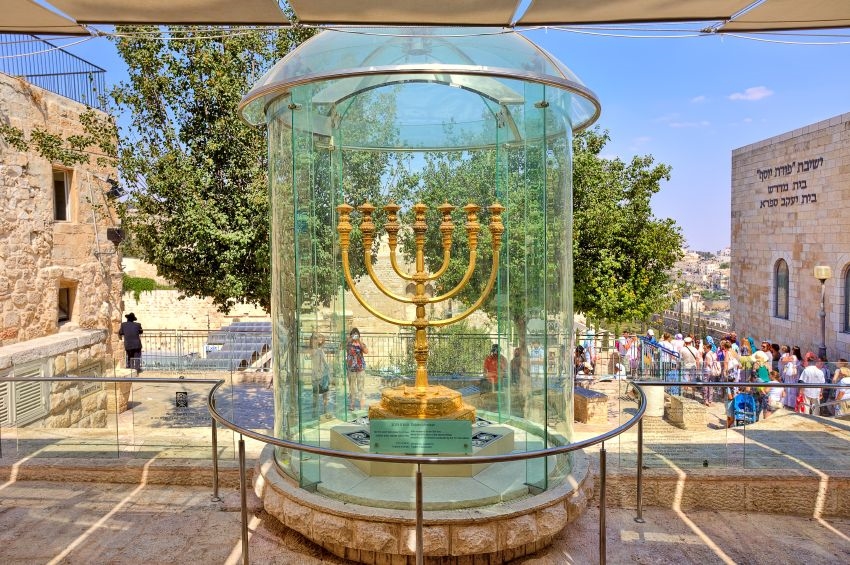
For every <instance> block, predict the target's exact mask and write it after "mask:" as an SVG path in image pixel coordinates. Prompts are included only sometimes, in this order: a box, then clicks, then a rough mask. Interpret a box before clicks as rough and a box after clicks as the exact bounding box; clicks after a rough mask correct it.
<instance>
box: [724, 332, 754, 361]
mask: <svg viewBox="0 0 850 565" xmlns="http://www.w3.org/2000/svg"><path fill="white" fill-rule="evenodd" d="M729 343H730V345H731V347H732V351H734V352H735V354H736V355H739V356H740V355H743V353H741V346H740V344H739V343H738V334H737V333H735V332H732V333H730V334H729ZM751 353H752V350H751V351H750V354H751Z"/></svg>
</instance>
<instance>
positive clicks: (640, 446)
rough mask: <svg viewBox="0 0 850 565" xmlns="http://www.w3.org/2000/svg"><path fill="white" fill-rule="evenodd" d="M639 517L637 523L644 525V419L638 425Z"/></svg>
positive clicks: (636, 518)
mask: <svg viewBox="0 0 850 565" xmlns="http://www.w3.org/2000/svg"><path fill="white" fill-rule="evenodd" d="M637 435H638V444H637V516H636V517H635V522H637V523H638V524H643V523H644V519H643V418H641V419H640V420H638V424H637Z"/></svg>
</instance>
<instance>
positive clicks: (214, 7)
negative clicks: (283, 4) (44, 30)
mask: <svg viewBox="0 0 850 565" xmlns="http://www.w3.org/2000/svg"><path fill="white" fill-rule="evenodd" d="M50 3H51V4H52V5H53V6H56V7H57V8H59V9H60V10H62V11H63V12H65V13H66V14H68V15H69V16H71V17H72V18H74V19H75V20H77V22H79V23H81V24H211V25H216V24H217V25H226V24H233V25H250V24H263V25H280V24H286V23H288V20H287V19H286V17H285V16H284V15H283V12H281V11H280V8H279V7H278V5H277V2H276V1H275V0H143V1H135V2H133V1H128V0H50Z"/></svg>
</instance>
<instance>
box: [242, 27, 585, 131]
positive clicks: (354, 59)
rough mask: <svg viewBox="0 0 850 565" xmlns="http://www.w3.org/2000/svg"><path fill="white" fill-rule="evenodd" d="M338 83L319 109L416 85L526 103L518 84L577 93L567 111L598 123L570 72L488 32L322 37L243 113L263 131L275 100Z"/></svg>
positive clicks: (294, 57)
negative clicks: (380, 89)
mask: <svg viewBox="0 0 850 565" xmlns="http://www.w3.org/2000/svg"><path fill="white" fill-rule="evenodd" d="M373 75H380V76H379V77H376V76H373ZM336 79H341V80H340V81H339V82H338V83H334V84H332V85H325V86H324V87H323V88H322V91H320V92H316V93H315V95H316V98H315V100H314V101H315V102H316V103H317V104H319V105H324V106H325V107H333V106H335V105H336V104H338V103H339V102H340V101H341V100H343V99H345V98H346V97H347V96H351V95H353V94H355V93H358V92H362V91H364V90H368V89H370V88H374V87H376V86H378V85H380V84H387V85H388V84H399V83H404V82H408V81H416V82H439V83H442V84H446V85H449V86H453V87H457V88H461V89H466V90H469V91H472V92H476V93H478V94H479V95H481V96H485V97H490V98H492V99H493V100H494V101H496V103H497V104H500V105H502V106H506V105H510V104H519V103H521V102H522V101H521V100H519V99H518V98H517V97H516V94H515V89H512V88H511V87H510V86H509V85H506V84H504V82H505V81H510V80H511V79H521V80H523V81H531V82H540V83H542V84H551V85H553V86H557V87H559V88H562V89H564V90H568V91H572V92H574V93H576V96H575V97H574V98H573V99H572V100H571V101H570V106H569V107H568V109H569V115H570V116H571V118H572V123H573V124H574V126H575V127H576V129H581V128H583V127H586V126H587V125H589V124H590V123H591V122H593V121H594V120H595V119H596V117H597V116H598V115H599V103H598V101H597V99H596V96H595V95H594V94H593V93H592V92H591V91H590V90H588V89H587V88H586V87H585V86H584V85H583V84H582V83H581V81H579V79H578V77H576V76H575V74H573V73H572V71H570V70H569V69H568V68H567V67H566V66H564V65H563V64H561V63H560V62H558V61H557V60H556V59H555V58H553V57H552V56H551V55H549V54H548V53H546V52H545V51H544V50H542V49H540V48H539V47H537V46H536V45H534V44H533V43H532V42H530V41H529V40H527V39H526V38H525V37H523V36H522V35H520V34H518V33H516V32H513V31H504V30H497V29H486V28H485V29H481V30H458V29H453V28H416V29H404V28H374V29H373V28H351V29H348V30H340V29H335V30H325V31H323V32H321V33H319V34H317V35H316V36H314V37H312V38H311V39H310V40H308V41H306V42H305V43H304V44H302V45H301V46H300V47H299V48H298V49H296V50H295V51H293V52H292V53H290V54H289V55H287V56H286V57H285V58H283V59H282V60H281V61H280V62H278V63H277V64H276V65H275V66H274V67H272V68H271V69H270V70H269V71H268V72H267V73H266V74H265V75H264V76H263V77H262V78H260V80H259V81H258V82H257V83H256V84H255V85H254V87H253V88H252V89H251V91H250V92H249V93H248V94H246V95H245V97H244V98H243V99H242V102H241V103H240V110H241V112H242V115H243V117H244V118H245V119H246V120H247V121H248V122H250V123H253V124H259V123H262V122H263V121H264V118H265V111H266V106H267V105H268V103H269V102H270V101H271V100H273V99H274V98H276V97H278V96H280V95H282V94H285V93H287V92H289V91H290V90H292V89H293V88H295V87H297V86H299V85H303V84H309V83H316V82H321V81H329V80H331V81H332V80H336ZM444 96H448V95H445V94H444ZM432 107H433V108H437V107H438V106H437V104H436V103H435V104H434V105H433V106H432ZM474 107H475V104H471V105H470V106H467V107H465V108H457V106H455V109H461V110H462V111H469V110H470V109H474Z"/></svg>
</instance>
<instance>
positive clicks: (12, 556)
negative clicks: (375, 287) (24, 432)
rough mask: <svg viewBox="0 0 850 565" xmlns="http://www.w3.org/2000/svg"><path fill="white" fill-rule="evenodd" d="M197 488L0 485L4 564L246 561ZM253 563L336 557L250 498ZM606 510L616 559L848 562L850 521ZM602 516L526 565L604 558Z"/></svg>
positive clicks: (235, 504) (219, 508)
mask: <svg viewBox="0 0 850 565" xmlns="http://www.w3.org/2000/svg"><path fill="white" fill-rule="evenodd" d="M222 498H223V500H222V501H221V502H214V501H212V500H211V497H210V492H209V490H208V489H205V488H198V487H171V486H156V485H144V486H140V485H127V484H124V485H120V484H94V483H56V482H38V481H36V482H7V483H5V484H2V485H0V562H2V563H4V564H7V565H19V564H20V565H24V564H26V565H32V564H39V563H51V564H52V563H56V564H58V563H61V564H65V565H76V564H79V565H90V564H100V563H103V564H116V565H119V564H120V565H134V564H145V565H150V564H173V563H189V562H195V563H203V564H217V563H223V564H237V563H241V541H240V537H241V533H240V512H239V496H238V492H237V491H236V489H229V490H228V491H226V492H224V493H223V497H222ZM249 518H250V532H251V533H250V540H249V545H248V549H249V557H250V561H251V563H256V564H269V565H272V564H293V565H296V564H297V565H301V564H304V565H320V564H322V565H324V564H334V565H342V564H347V563H349V561H346V560H343V559H340V558H338V557H335V556H333V555H330V554H329V553H328V552H327V551H325V550H323V549H322V548H320V547H318V546H316V545H314V544H312V543H311V542H309V541H307V540H305V539H304V538H303V537H302V536H301V535H300V534H298V533H296V532H294V531H293V530H290V529H289V528H286V527H284V526H282V525H281V524H280V523H279V522H278V521H277V520H275V519H274V518H271V517H269V516H268V515H267V514H265V512H264V511H263V510H262V509H261V508H260V505H259V501H258V500H256V499H255V498H254V499H252V500H251V501H250V509H249ZM644 518H645V523H643V524H638V523H636V522H635V521H634V511H633V510H624V509H608V511H607V514H606V521H607V528H606V533H607V535H606V540H607V542H606V555H607V560H608V563H639V564H675V565H689V564H694V565H710V564H714V563H718V564H721V563H739V564H742V565H759V564H765V565H776V564H777V563H783V564H784V563H788V564H795V563H800V564H805V565H821V564H823V565H832V564H836V563H850V520H849V519H833V520H816V519H814V518H802V517H792V516H776V515H766V514H743V513H734V512H713V511H698V512H676V511H673V510H662V509H657V508H652V509H647V510H646V511H645V512H644ZM598 526H599V514H598V510H597V508H595V507H593V508H591V509H589V510H588V511H587V512H586V513H585V514H584V515H582V516H581V517H579V519H578V520H577V521H576V522H574V523H573V524H571V525H570V526H568V527H567V528H566V530H564V532H562V533H561V534H560V535H559V536H558V537H556V538H555V540H554V542H553V543H552V545H551V546H550V547H549V548H547V549H545V550H543V551H541V552H538V553H537V554H534V555H532V556H529V557H525V558H522V559H519V560H517V561H515V563H519V564H525V565H563V564H587V563H598V562H599V537H598Z"/></svg>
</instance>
